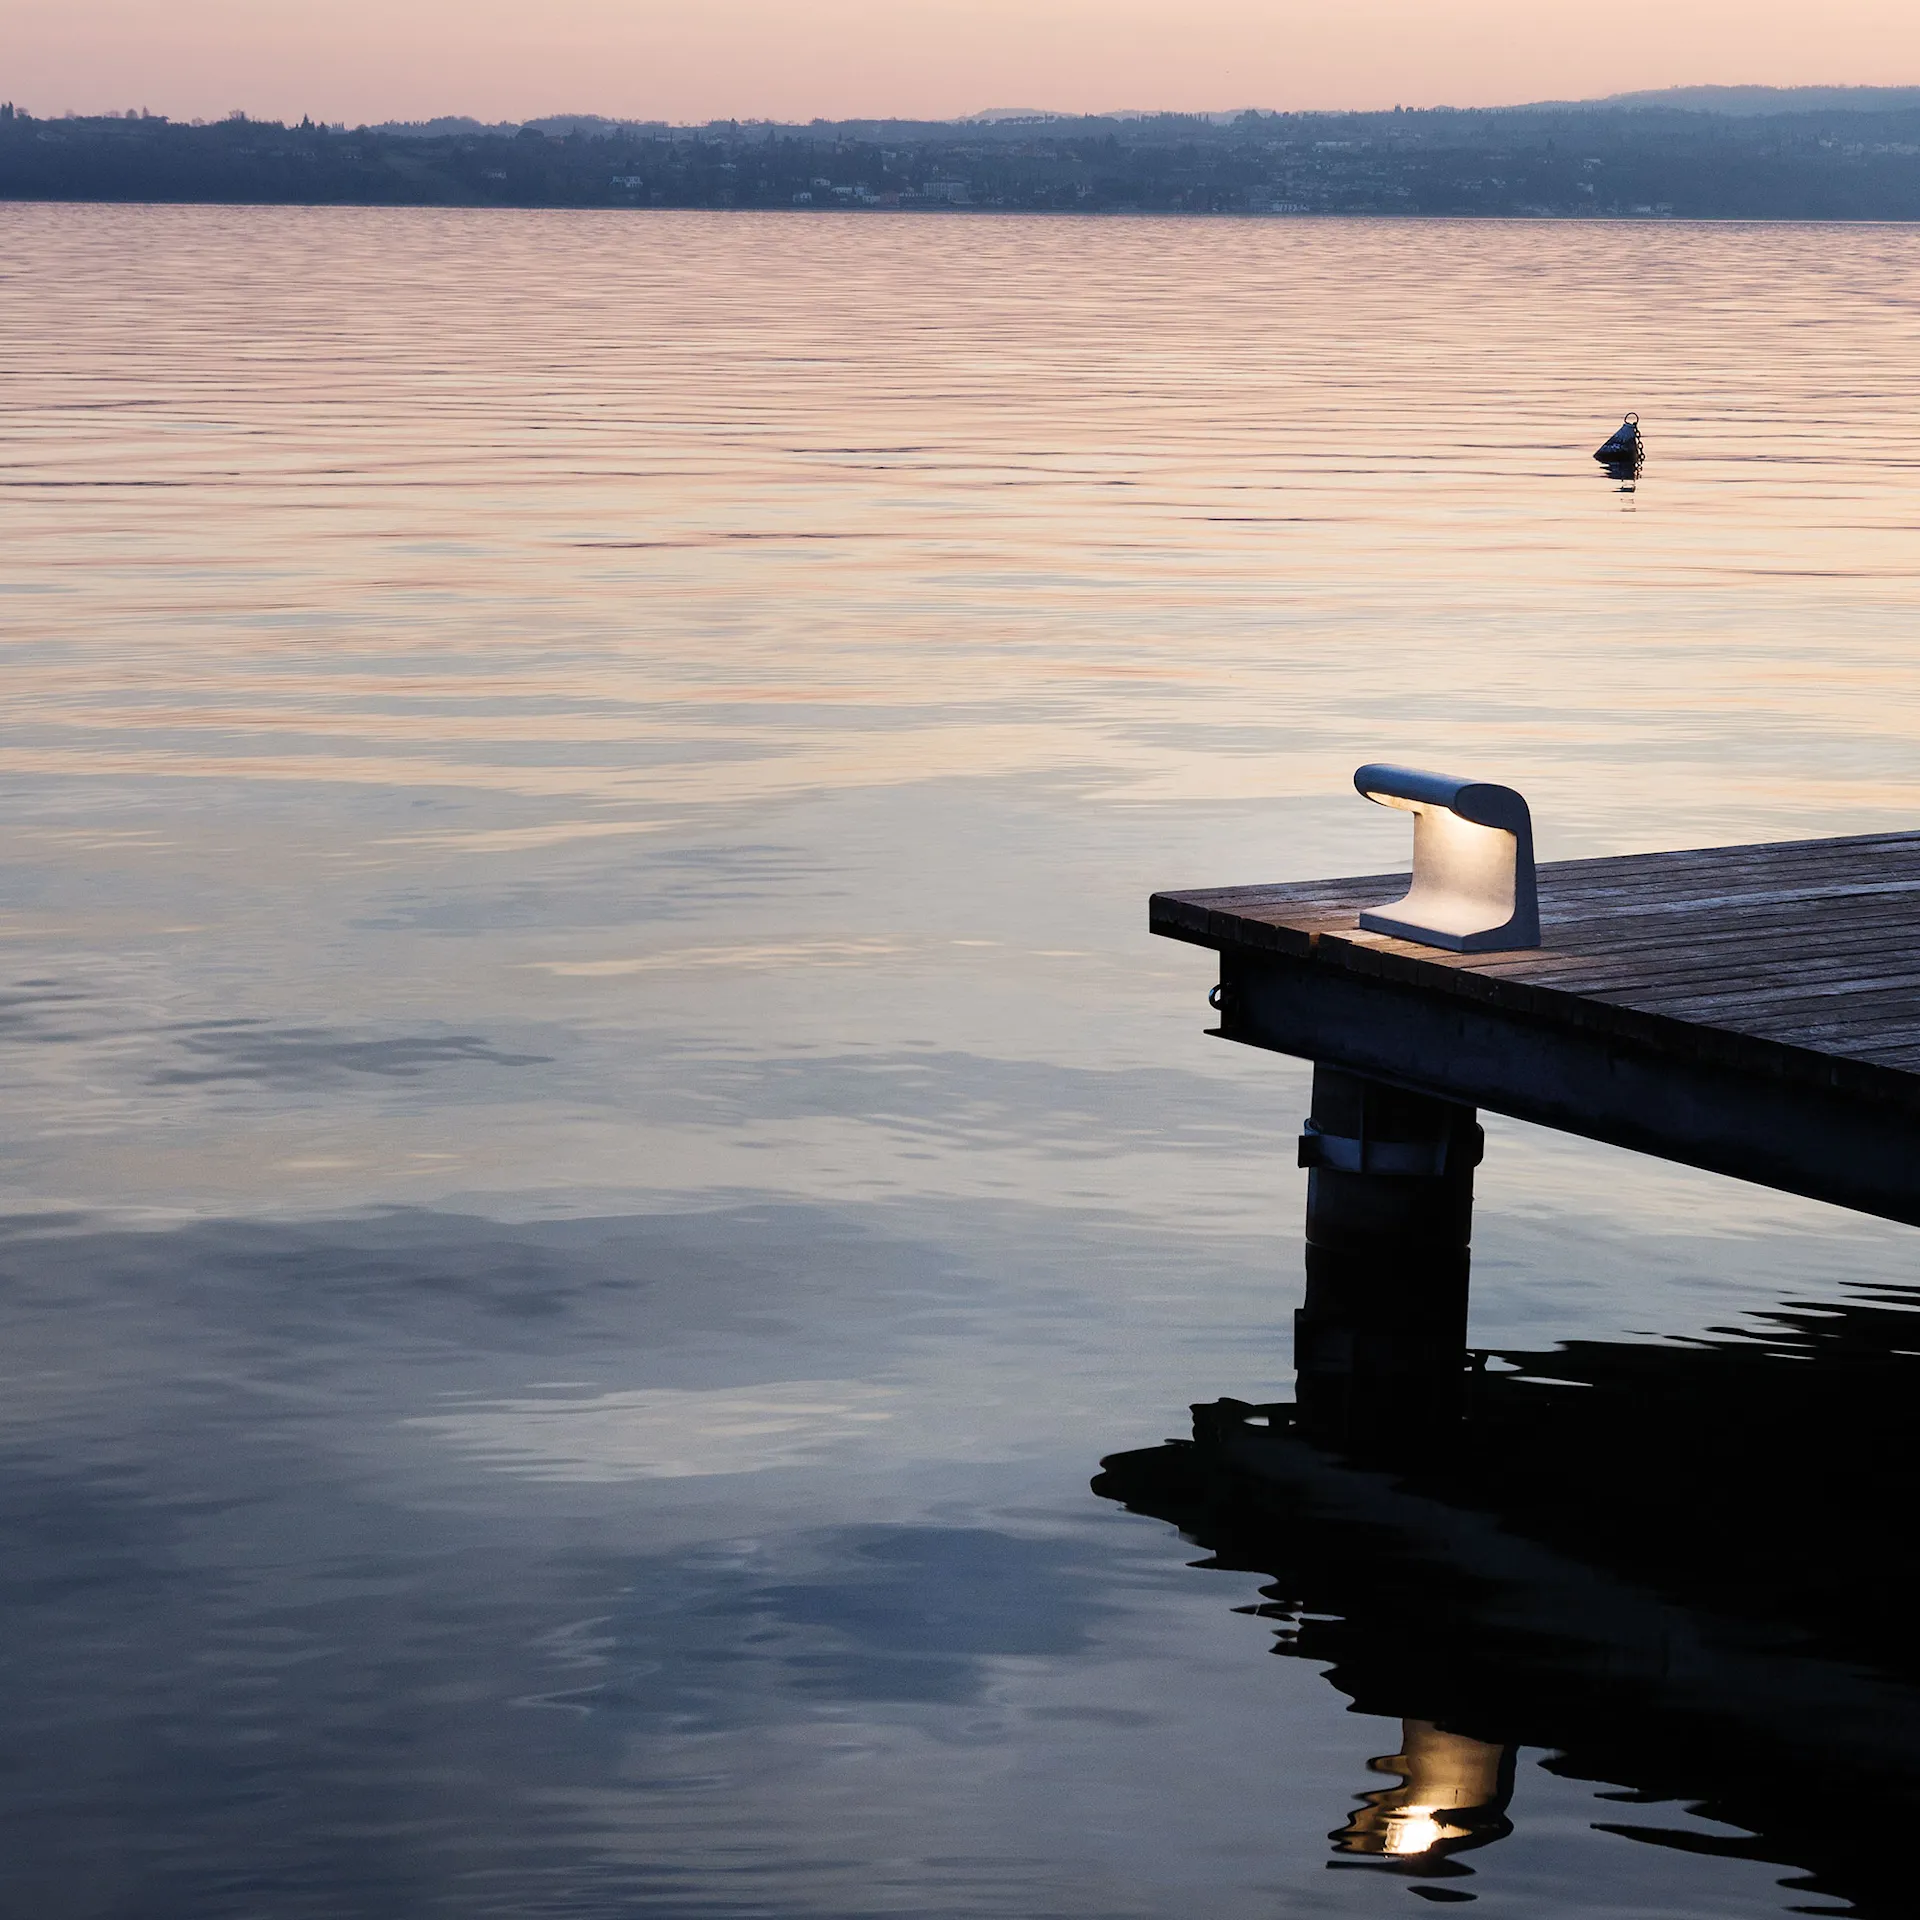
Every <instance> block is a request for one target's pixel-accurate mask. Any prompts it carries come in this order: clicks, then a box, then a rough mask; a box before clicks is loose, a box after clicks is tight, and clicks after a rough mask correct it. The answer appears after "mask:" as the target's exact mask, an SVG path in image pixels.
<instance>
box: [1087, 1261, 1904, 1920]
mask: <svg viewBox="0 0 1920 1920" xmlns="http://www.w3.org/2000/svg"><path fill="white" fill-rule="evenodd" d="M1474 1359H1475V1371H1474V1373H1473V1375H1472V1396H1471V1405H1470V1412H1469V1415H1468V1417H1467V1419H1466V1420H1465V1421H1464V1422H1463V1423H1461V1424H1459V1425H1458V1426H1457V1428H1455V1429H1452V1430H1450V1431H1449V1432H1447V1433H1446V1434H1444V1435H1441V1436H1435V1437H1430V1438H1429V1439H1428V1440H1427V1441H1426V1442H1425V1443H1424V1445H1422V1446H1420V1447H1418V1448H1417V1449H1416V1450H1415V1451H1414V1453H1413V1454H1410V1455H1406V1456H1403V1457H1402V1458H1401V1459H1400V1461H1399V1462H1398V1463H1397V1464H1394V1465H1392V1466H1388V1465H1383V1464H1380V1463H1377V1462H1376V1463H1373V1464H1365V1465H1363V1464H1360V1463H1358V1462H1356V1461H1354V1460H1351V1459H1347V1458H1343V1457H1341V1456H1339V1455H1337V1454H1335V1453H1333V1452H1331V1451H1328V1450H1325V1449H1322V1448H1320V1447H1318V1446H1315V1445H1312V1444H1310V1443H1309V1442H1308V1441H1306V1440H1305V1439H1304V1438H1302V1437H1300V1436H1299V1434H1298V1433H1297V1432H1296V1431H1295V1430H1294V1425H1293V1419H1294V1410H1293V1409H1292V1408H1291V1407H1286V1406H1276V1407H1270V1408H1254V1407H1249V1406H1247V1405H1244V1404H1243V1403H1240V1402H1237V1401H1230V1400H1229V1401H1221V1402H1218V1403H1216V1404H1213V1405H1207V1406H1199V1407H1196V1408H1195V1409H1194V1421H1195V1424H1194V1433H1195V1437H1194V1439H1193V1440H1192V1441H1191V1442H1170V1443H1169V1444H1168V1445H1166V1446H1163V1447H1155V1448H1149V1449H1145V1450H1142V1451H1139V1452H1134V1453H1126V1454H1119V1455H1115V1456H1114V1457H1112V1458H1111V1459H1109V1460H1107V1461H1106V1462H1104V1463H1103V1465H1104V1471H1103V1472H1102V1473H1101V1475H1100V1476H1099V1477H1098V1478H1097V1479H1096V1480H1095V1482H1094V1488H1095V1491H1096V1492H1098V1493H1100V1494H1101V1495H1103V1496H1104V1497H1106V1498H1108V1499H1111V1500H1115V1501H1119V1502H1122V1503H1123V1504H1124V1505H1126V1506H1127V1507H1128V1508H1129V1509H1131V1510H1133V1511H1135V1512H1139V1513H1144V1514H1151V1515H1154V1516H1156V1517H1158V1518H1161V1519H1163V1520H1166V1521H1169V1522H1171V1523H1172V1524H1173V1525H1175V1526H1177V1527H1178V1528H1179V1529H1180V1530H1181V1532H1182V1533H1183V1534H1184V1535H1185V1536H1186V1537H1187V1538H1188V1539H1190V1540H1192V1541H1193V1542H1195V1543H1196V1544H1198V1545H1199V1546H1201V1547H1203V1548H1204V1549H1206V1551H1207V1553H1208V1555H1209V1558H1208V1559H1206V1560H1204V1561H1202V1562H1200V1563H1199V1564H1200V1565H1201V1566H1204V1567H1215V1568H1221V1569H1229V1570H1234V1571H1239V1572H1248V1571H1251V1572H1258V1573H1261V1574H1265V1575H1267V1576H1268V1577H1269V1579H1270V1582H1271V1584H1270V1585H1268V1586H1267V1587H1265V1588H1264V1589H1263V1593H1264V1596H1265V1598H1264V1604H1262V1605H1261V1606H1259V1607H1258V1608H1256V1609H1254V1610H1255V1611H1257V1612H1259V1613H1261V1614H1264V1615H1266V1616H1267V1617H1269V1618H1271V1619H1272V1620H1273V1621H1274V1622H1275V1629H1276V1638H1275V1642H1274V1646H1273V1651H1274V1652H1276V1653H1280V1654H1286V1655H1291V1656H1296V1657H1300V1658H1304V1659H1309V1660H1315V1661H1324V1662H1326V1663H1328V1673H1327V1678H1328V1679H1329V1680H1330V1681H1331V1682H1332V1683H1333V1685H1334V1686H1336V1687H1337V1688H1339V1689H1340V1690H1341V1691H1342V1692H1343V1693H1345V1694H1347V1695H1348V1696H1349V1697H1350V1698H1351V1699H1352V1701H1353V1702H1354V1705H1355V1707H1356V1709H1358V1710H1359V1711H1362V1712H1366V1713H1369V1714H1379V1715H1384V1716H1387V1717H1390V1718H1398V1719H1401V1720H1403V1721H1404V1722H1406V1723H1407V1724H1406V1738H1405V1741H1404V1742H1403V1750H1402V1751H1401V1752H1400V1753H1399V1754H1396V1755H1390V1756H1383V1757H1382V1759H1381V1760H1380V1761H1377V1762H1376V1763H1375V1766H1376V1769H1377V1770H1379V1771H1381V1772H1383V1773H1386V1774H1390V1775H1393V1776H1396V1777H1397V1779H1398V1781H1399V1783H1400V1784H1399V1785H1397V1786H1394V1787H1387V1788H1382V1789H1381V1790H1379V1791H1377V1792H1375V1793H1373V1794H1369V1795H1367V1796H1366V1797H1365V1799H1364V1800H1363V1801H1362V1803H1361V1806H1360V1807H1359V1809H1358V1810H1357V1811H1356V1812H1355V1813H1354V1814H1353V1816H1352V1818H1351V1819H1349V1821H1348V1822H1347V1824H1346V1825H1345V1826H1344V1827H1342V1828H1341V1829H1340V1830H1339V1831H1338V1832H1337V1833H1335V1834H1334V1835H1333V1836H1332V1838H1333V1844H1334V1849H1335V1851H1334V1862H1335V1864H1347V1865H1357V1866H1371V1867H1374V1868H1378V1869H1385V1870H1388V1871H1398V1872H1401V1873H1405V1874H1408V1875H1411V1876H1415V1877H1416V1878H1417V1879H1419V1880H1420V1881H1422V1882H1424V1883H1425V1884H1422V1885H1419V1886H1417V1887H1416V1889H1415V1890H1416V1891H1421V1892H1423V1893H1425V1894H1426V1896H1427V1897H1429V1898H1438V1899H1442V1900H1448V1899H1456V1898H1459V1897H1461V1896H1462V1893H1463V1891H1464V1890H1463V1889H1462V1888H1461V1887H1460V1886H1459V1884H1458V1883H1459V1882H1460V1880H1461V1879H1463V1878H1465V1877H1466V1876H1467V1875H1468V1874H1469V1872H1470V1869H1469V1868H1468V1867H1467V1865H1466V1863H1465V1862H1464V1861H1462V1860H1460V1859H1459V1858H1458V1857H1457V1856H1458V1855H1460V1854H1462V1853H1465V1852H1467V1851H1469V1850H1470V1849H1472V1848H1474V1847H1477V1846H1484V1845H1486V1844H1488V1843H1489V1842H1490V1841H1497V1840H1498V1839H1500V1838H1502V1837H1503V1836H1504V1835H1505V1834H1506V1833H1507V1832H1508V1831H1510V1830H1511V1828H1510V1824H1509V1820H1508V1815H1507V1800H1508V1798H1509V1796H1510V1793H1511V1769H1512V1760H1513V1755H1514V1752H1515V1749H1517V1748H1518V1747H1521V1746H1528V1747H1540V1748H1546V1749H1549V1750H1551V1751H1552V1752H1553V1754H1554V1756H1555V1757H1553V1758H1551V1759H1550V1760H1549V1761H1548V1762H1547V1763H1546V1764H1547V1765H1548V1766H1549V1767H1550V1769H1551V1770H1552V1771H1554V1772H1556V1773H1559V1774H1562V1775H1564V1776H1566V1777H1569V1778H1572V1779H1578V1780H1585V1781H1593V1782H1602V1783H1606V1784H1607V1785H1608V1786H1609V1787H1611V1788H1612V1789H1614V1791H1613V1792H1611V1793H1608V1794H1606V1795H1604V1796H1603V1797H1604V1798H1608V1799H1613V1800H1617V1801H1619V1802H1621V1803H1622V1811H1621V1816H1620V1818H1619V1819H1618V1820H1613V1821H1603V1822H1599V1823H1597V1824H1598V1825H1599V1827H1600V1829H1601V1830H1602V1831H1606V1832H1611V1833H1615V1834H1619V1835H1621V1836H1624V1837H1626V1838H1628V1839H1632V1840H1636V1841H1641V1842H1645V1843H1648V1844H1651V1845H1654V1846H1660V1847H1670V1848H1678V1849H1682V1850H1685V1851H1688V1852H1693V1853H1706V1854H1717V1855H1721V1856H1726V1857H1732V1858H1741V1859H1749V1860H1760V1861H1766V1862H1773V1863H1778V1864H1780V1865H1782V1866H1785V1867H1788V1868H1791V1869H1795V1870H1797V1871H1796V1872H1795V1873H1794V1874H1793V1875H1792V1876H1790V1877H1787V1878H1785V1879H1784V1880H1783V1883H1782V1884H1783V1885H1785V1886H1787V1887H1790V1888H1793V1889H1796V1890H1797V1891H1799V1892H1800V1893H1801V1895H1802V1896H1803V1904H1799V1905H1796V1906H1794V1907H1793V1908H1792V1909H1791V1910H1792V1911H1796V1912H1805V1913H1823V1912H1824V1913H1844V1912H1857V1913H1864V1914H1873V1915H1882V1914H1884V1915H1889V1916H1891V1915H1896V1914H1897V1915H1906V1914H1909V1913H1911V1912H1912V1911H1913V1906H1914V1893H1913V1878H1914V1869H1913V1863H1912V1848H1911V1843H1910V1840H1909V1833H1910V1831H1911V1829H1910V1827H1909V1822H1910V1821H1911V1820H1912V1819H1913V1818H1914V1816H1915V1813H1916V1812H1917V1811H1920V1635H1916V1634H1915V1632H1914V1629H1913V1615H1914V1595H1915V1591H1916V1586H1915V1583H1916V1578H1920V1526H1916V1524H1915V1521H1914V1517H1913V1502H1912V1496H1911V1489H1910V1479H1911V1471H1912V1462H1913V1461H1914V1459H1915V1458H1916V1448H1917V1447H1920V1289H1886V1290H1880V1291H1876V1292H1875V1293H1873V1294H1871V1295H1863V1296H1859V1297H1855V1298H1853V1299H1850V1300H1847V1301H1843V1302H1840V1303H1837V1304H1832V1305H1824V1306H1818V1307H1783V1308H1781V1309H1780V1310H1778V1311H1776V1312H1773V1313H1771V1314H1768V1315H1764V1316H1759V1317H1757V1319H1756V1322H1755V1324H1754V1325H1753V1326H1752V1327H1751V1328H1745V1329H1741V1328H1727V1329H1717V1330H1715V1331H1714V1332H1713V1334H1712V1335H1711V1336H1710V1337H1709V1338H1706V1339H1702V1340H1698V1341H1693V1342H1688V1343H1684V1344H1662V1345H1654V1344H1645V1345H1641V1344H1634V1343H1629V1342H1579V1343H1574V1344H1571V1345H1568V1346H1566V1347H1564V1348H1561V1349H1559V1350H1557V1351H1555V1352H1552V1353H1521V1352H1509V1353H1502V1354H1497V1355H1477V1356H1475V1357H1474ZM1636 1802H1679V1803H1683V1804H1684V1805H1686V1806H1688V1807H1690V1808H1691V1809H1692V1810H1693V1811H1694V1812H1696V1813H1698V1814H1700V1815H1702V1816H1705V1817H1706V1818H1707V1819H1709V1820H1712V1821H1715V1822H1720V1823H1724V1824H1726V1825H1728V1826H1732V1827H1736V1828H1740V1829H1743V1830H1744V1833H1743V1834H1736V1835H1729V1836H1719V1835H1713V1834H1708V1833H1703V1832H1700V1831H1698V1830H1695V1829H1692V1828H1688V1827H1685V1826H1682V1825H1680V1824H1678V1823H1676V1822H1674V1821H1672V1820H1671V1819H1669V1820H1668V1821H1666V1822H1663V1821H1662V1820H1661V1819H1660V1818H1659V1816H1658V1815H1657V1814H1653V1813H1651V1812H1650V1813H1648V1814H1647V1815H1645V1816H1639V1817H1636V1816H1635V1815H1634V1814H1632V1813H1631V1812H1630V1811H1628V1809H1629V1808H1630V1807H1631V1806H1632V1805H1633V1804H1634V1803H1636ZM1333 1811H1335V1809H1334V1808H1332V1807H1331V1806H1330V1808H1329V1812H1333ZM1449 1881H1450V1882H1452V1884H1451V1885H1448V1884H1445V1883H1447V1882H1449Z"/></svg>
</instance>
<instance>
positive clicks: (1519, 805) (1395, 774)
mask: <svg viewBox="0 0 1920 1920" xmlns="http://www.w3.org/2000/svg"><path fill="white" fill-rule="evenodd" d="M1353 784H1354V786H1355V788H1356V789H1357V790H1358V791H1359V792H1360V793H1362V794H1364V795H1365V796H1366V797H1367V798H1368V799H1369V800H1377V801H1378V802H1379V803H1380V805H1382V806H1383V807H1398V808H1400V809H1401V810H1402V811H1403V812H1407V813H1411V812H1413V811H1415V810H1416V809H1417V808H1420V807H1445V808H1446V809H1447V811H1448V812H1449V813H1454V814H1458V815H1459V817H1460V818H1461V819H1462V820H1471V821H1472V822H1473V823H1474V825H1475V826H1480V827H1500V828H1504V829H1505V831H1506V832H1508V833H1511V834H1521V833H1527V834H1529V835H1530V834H1531V829H1532V825H1533V817H1532V815H1531V814H1530V813H1529V812H1528V811H1527V803H1526V799H1525V797H1524V796H1523V795H1521V794H1518V793H1516V792H1515V791H1514V790H1513V788H1511V787H1502V786H1496V785H1495V784H1494V783H1493V782H1492V781H1490V780H1463V779H1461V778H1460V777H1459V776H1458V775H1456V774H1451V773H1422V772H1420V771H1419V769H1417V768H1415V767H1391V766H1387V765H1385V764H1384V763H1381V762H1375V763H1373V764H1372V765H1369V766H1364V767H1362V768H1360V770H1359V771H1358V772H1357V773H1356V774H1355V775H1354V776H1353Z"/></svg>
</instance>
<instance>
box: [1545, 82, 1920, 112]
mask: <svg viewBox="0 0 1920 1920" xmlns="http://www.w3.org/2000/svg"><path fill="white" fill-rule="evenodd" d="M1557 104H1565V103H1557ZM1574 104H1576V105H1580V106H1593V107H1677V108H1679V109H1680V110H1681V111H1682V112H1685V113H1725V114H1733V115H1737V116H1739V117H1740V118H1742V119H1747V118H1751V117H1752V116H1754V115H1756V114H1764V113H1832V112H1834V111H1836V110H1838V111H1840V112H1842V113H1911V112H1913V111H1914V110H1915V109H1916V108H1920V87H1662V88H1659V89H1657V90H1654V91H1652V92H1647V93H1612V94H1609V95H1608V96H1607V97H1606V98H1605V99H1604V100H1583V101H1579V102H1576V103H1574Z"/></svg>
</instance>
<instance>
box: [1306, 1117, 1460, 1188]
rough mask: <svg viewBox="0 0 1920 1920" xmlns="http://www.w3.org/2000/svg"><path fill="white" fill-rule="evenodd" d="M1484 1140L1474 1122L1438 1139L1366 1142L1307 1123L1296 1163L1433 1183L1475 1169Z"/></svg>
mask: <svg viewBox="0 0 1920 1920" xmlns="http://www.w3.org/2000/svg"><path fill="white" fill-rule="evenodd" d="M1486 1150H1487V1136H1486V1133H1485V1131H1484V1129H1483V1128H1481V1127H1480V1126H1479V1124H1478V1123H1477V1122H1476V1123H1474V1124H1472V1125H1470V1126H1468V1127H1465V1128H1462V1129H1459V1130H1457V1131H1455V1132H1451V1133H1449V1134H1447V1135H1446V1137H1445V1138H1444V1139H1440V1140H1369V1139H1368V1138H1367V1136H1366V1135H1365V1134H1350V1133H1329V1132H1327V1131H1326V1129H1325V1128H1323V1127H1321V1126H1319V1125H1317V1124H1316V1123H1315V1122H1314V1121H1312V1120H1309V1121H1308V1122H1307V1123H1306V1130H1305V1132H1303V1133H1302V1134H1301V1136H1300V1164H1301V1165H1302V1166H1303V1167H1306V1168H1308V1169H1309V1170H1311V1169H1315V1168H1320V1167H1325V1168H1329V1169H1331V1170H1332V1171H1333V1172H1335V1173H1385V1174H1404V1175H1408V1176H1412V1177H1418V1176H1425V1177H1426V1178H1428V1179H1437V1178H1439V1177H1440V1176H1441V1175H1443V1174H1448V1173H1458V1172H1460V1171H1462V1170H1463V1169H1464V1168H1469V1167H1477V1166H1478V1165H1479V1164H1480V1162H1481V1160H1482V1159H1483V1158H1484V1157H1485V1155H1486Z"/></svg>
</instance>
